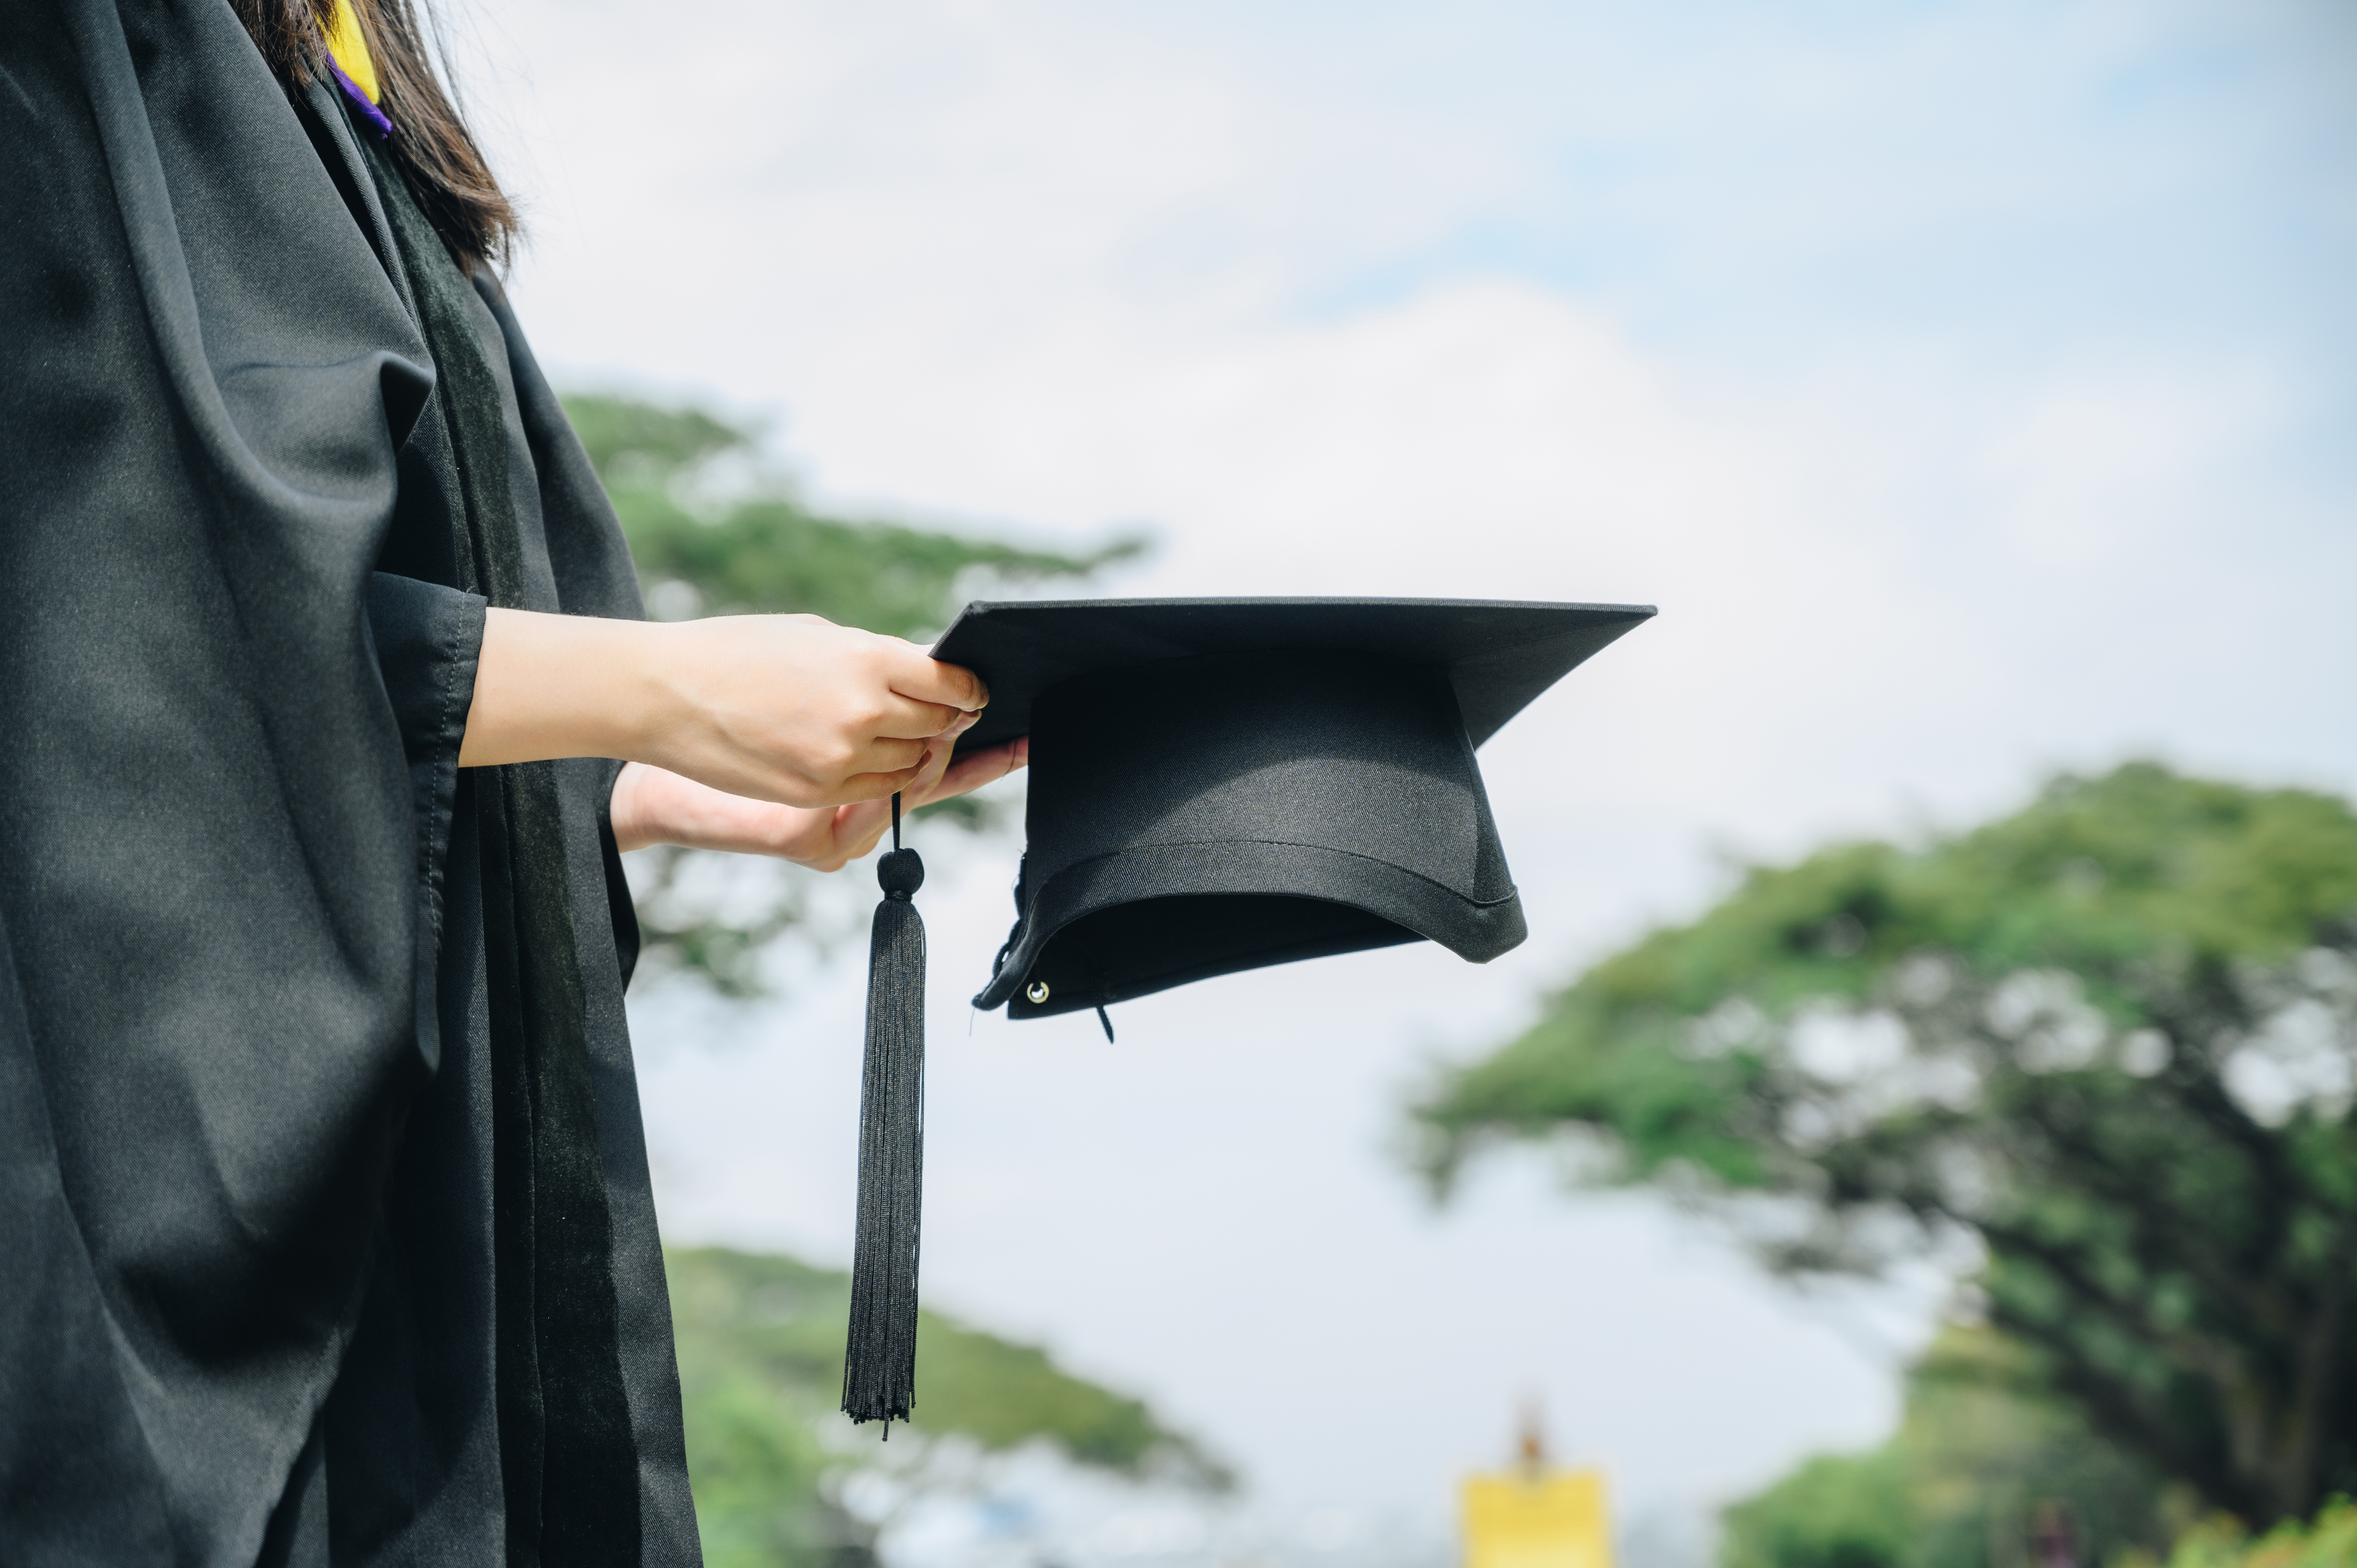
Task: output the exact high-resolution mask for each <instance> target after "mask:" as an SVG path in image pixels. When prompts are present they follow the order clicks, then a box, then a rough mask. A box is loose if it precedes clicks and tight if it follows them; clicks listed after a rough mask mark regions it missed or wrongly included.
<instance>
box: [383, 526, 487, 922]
mask: <svg viewBox="0 0 2357 1568" xmlns="http://www.w3.org/2000/svg"><path fill="white" fill-rule="evenodd" d="M486 608H487V606H486V602H485V600H484V599H483V597H482V596H481V595H479V594H469V593H467V592H465V591H464V590H463V589H459V588H449V587H445V586H443V585H440V584H438V583H421V582H419V581H418V580H417V579H416V578H414V577H404V576H399V575H395V574H393V573H391V572H378V573H376V574H374V575H371V577H370V579H369V590H368V620H369V638H370V641H371V644H372V645H373V646H374V648H375V650H376V661H377V668H378V670H379V671H381V672H382V674H383V676H384V689H385V694H386V695H387V696H388V697H390V698H391V699H392V702H393V722H394V723H395V724H396V725H399V726H400V728H401V748H402V753H403V755H404V757H406V759H407V760H408V763H409V798H410V804H411V806H412V808H413V809H414V811H415V813H416V817H417V837H418V845H417V848H418V857H419V859H418V879H419V881H420V883H421V884H422V886H423V887H424V889H425V894H426V897H427V899H428V901H429V915H428V919H429V922H430V929H429V930H428V931H427V932H426V933H425V936H426V938H427V939H428V945H430V942H431V940H434V939H437V938H438V936H439V934H440V923H441V922H440V920H439V918H438V912H439V897H438V896H439V892H440V888H441V882H442V865H443V858H444V855H445V854H446V853H447V850H448V847H449V843H450V817H451V811H452V807H453V803H454V801H455V800H456V797H457V789H458V747H459V746H460V745H461V743H463V742H464V741H465V739H466V736H467V711H468V708H469V707H470V706H471V705H472V704H473V703H474V698H475V663H476V660H477V658H478V657H479V655H480V653H481V651H482V646H483V618H484V614H485V611H486Z"/></svg>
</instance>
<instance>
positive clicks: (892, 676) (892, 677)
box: [885, 642, 990, 735]
mask: <svg viewBox="0 0 2357 1568" xmlns="http://www.w3.org/2000/svg"><path fill="white" fill-rule="evenodd" d="M885 682H886V684H888V685H889V686H890V687H891V688H892V690H893V691H894V692H896V693H899V694H900V695H901V696H903V697H908V698H911V699H913V700H914V701H916V702H919V703H939V704H941V705H942V706H944V707H951V708H957V709H960V710H962V711H963V712H965V713H974V712H976V711H978V710H979V709H981V708H983V707H985V706H986V705H987V704H988V703H989V702H990V692H989V689H988V688H987V687H985V686H984V685H983V683H982V677H981V676H979V675H976V674H975V673H974V671H971V670H967V669H964V668H963V667H962V666H960V665H956V664H944V663H942V661H941V660H938V659H935V658H933V657H932V656H931V655H930V654H928V653H927V652H926V651H925V650H923V649H921V648H919V647H918V646H917V645H916V644H915V643H913V642H904V643H902V644H900V647H899V650H896V651H895V653H894V655H893V657H892V659H891V660H890V661H889V665H888V671H887V674H886V678H885ZM931 733H932V734H935V735H938V734H940V733H941V731H940V730H939V729H935V730H933V731H932V732H931Z"/></svg>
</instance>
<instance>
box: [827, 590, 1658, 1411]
mask: <svg viewBox="0 0 2357 1568" xmlns="http://www.w3.org/2000/svg"><path fill="white" fill-rule="evenodd" d="M1652 614H1653V610H1652V607H1650V606H1631V605H1566V604H1529V603H1505V602H1492V601H1485V600H1470V599H1339V598H1282V599H1280V598H1251V599H1084V600H1063V601H1049V602H1030V603H1011V604H972V605H968V606H967V607H966V608H965V610H964V613H963V614H962V615H960V616H959V617H958V618H957V621H956V623H955V624H954V625H952V627H951V628H950V629H949V630H948V632H946V633H945V634H944V635H943V636H942V639H941V641H940V642H939V643H937V644H935V645H934V648H933V656H934V657H935V658H936V659H940V660H943V661H944V662H947V663H952V664H962V665H964V666H965V667H966V668H968V669H970V670H973V671H974V672H975V673H976V674H978V675H980V676H981V677H982V679H983V682H984V683H985V685H986V686H987V687H988V688H989V690H990V705H989V706H988V707H987V708H985V710H984V711H983V715H982V717H981V719H980V720H979V721H978V722H976V723H975V725H974V726H973V727H972V728H971V729H969V730H967V731H966V732H965V734H964V735H963V736H961V737H960V740H959V746H960V747H961V748H962V749H963V748H967V747H975V746H991V745H995V744H996V743H997V742H999V741H1003V740H1011V739H1013V738H1015V737H1016V736H1022V735H1028V736H1030V737H1031V746H1030V780H1031V781H1030V799H1029V804H1028V809H1027V811H1026V817H1025V832H1026V835H1027V838H1028V843H1027V846H1026V848H1025V852H1024V857H1023V863H1022V870H1021V873H1020V874H1019V875H1018V876H1017V880H1016V887H1015V906H1016V921H1015V928H1014V930H1013V931H1012V932H1011V933H1010V934H1009V935H1008V937H1007V940H1006V945H1005V946H1004V947H1003V948H1001V949H1000V950H999V952H998V957H997V960H996V962H995V964H994V965H993V968H992V972H991V974H990V977H989V980H988V982H987V983H985V985H984V986H983V988H982V990H981V992H980V993H978V994H977V995H976V996H975V997H974V1005H975V1006H976V1007H980V1008H985V1009H996V1008H998V1007H1001V1006H1004V1007H1005V1008H1006V1010H1007V1015H1008V1016H1009V1017H1011V1018H1037V1017H1045V1016H1048V1015H1052V1014H1058V1013H1069V1012H1074V1011H1080V1010H1087V1009H1093V1010H1094V1011H1095V1012H1096V1013H1097V1015H1098V1018H1099V1020H1100V1021H1101V1022H1102V1023H1103V1025H1104V1029H1105V1034H1106V1036H1107V1038H1111V1037H1112V1035H1113V1026H1112V1023H1111V1021H1110V1019H1109V1017H1108V1016H1107V1015H1106V1014H1105V1012H1104V1009H1105V1008H1106V1006H1107V1005H1109V1004H1113V1003H1117V1002H1125V1001H1129V1000H1131V999H1133V998H1135V997H1140V996H1146V995H1150V994H1152V993H1155V992H1157V991H1162V990H1166V989H1168V988H1169V987H1171V986H1174V985H1183V984H1186V983H1189V982H1190V981H1196V980H1204V979H1209V978H1211V977H1212V976H1215V975H1222V974H1232V973H1235V972H1239V971H1243V970H1249V969H1258V968H1263V967H1265V966H1267V965H1270V964H1277V963H1289V962H1293V961H1297V960H1302V959H1309V958H1318V957H1323V956H1327V955H1329V954H1334V953H1344V952H1356V951H1360V950H1365V949H1369V948H1378V947H1385V946H1390V945H1392V944H1394V943H1399V942H1410V941H1416V940H1430V941H1435V942H1437V943H1439V944H1440V945H1441V946H1443V947H1445V948H1448V950H1451V951H1452V952H1455V953H1457V954H1458V956H1459V957H1462V958H1466V959H1469V960H1471V961H1474V962H1477V963H1486V962H1488V961H1490V960H1491V959H1493V958H1495V957H1497V956H1498V955H1499V954H1500V953H1502V952H1505V951H1507V950H1509V949H1511V948H1513V947H1514V946H1516V945H1517V944H1519V943H1520V942H1521V941H1522V940H1523V936H1524V935H1525V934H1526V928H1525V927H1524V924H1523V911H1522V903H1521V900H1520V898H1519V897H1518V896H1517V895H1516V893H1515V890H1514V885H1513V881H1512V877H1511V876H1509V875H1508V874H1507V870H1506V860H1505V852H1504V849H1503V847H1502V846H1501V843H1500V842H1499V837H1498V829H1497V824H1496V822H1494V821H1493V820H1492V818H1491V812H1490V803H1489V798H1488V795H1487V793H1486V792H1485V791H1484V790H1483V789H1482V786H1481V773H1480V768H1479V766H1478V765H1477V764H1476V762H1475V760H1474V755H1473V753H1474V749H1475V747H1477V746H1480V745H1481V743H1482V742H1484V741H1486V740H1488V739H1489V738H1490V736H1492V735H1494V734H1496V733H1497V731H1498V730H1499V729H1500V728H1501V726H1503V725H1505V723H1506V722H1507V721H1508V720H1509V719H1511V718H1512V717H1513V716H1514V715H1515V714H1518V713H1520V712H1521V711H1522V710H1523V708H1524V707H1526V706H1528V705H1529V703H1531V701H1532V700H1533V699H1534V698H1535V697H1537V696H1538V695H1539V693H1542V692H1544V691H1545V690H1546V689H1547V688H1548V687H1549V686H1552V685H1553V684H1555V682H1557V681H1559V680H1561V679H1562V678H1563V677H1564V676H1565V675H1566V674H1567V673H1569V672H1570V671H1572V670H1573V669H1574V668H1576V667H1577V666H1578V665H1579V664H1580V663H1581V662H1583V661H1584V660H1587V658H1588V657H1589V656H1590V655H1592V654H1594V653H1596V652H1597V651H1598V650H1600V649H1602V648H1603V647H1604V646H1605V645H1606V644H1608V643H1609V642H1611V641H1612V640H1613V639H1616V638H1618V637H1620V635H1621V634H1623V633H1624V632H1626V631H1628V630H1629V629H1630V628H1632V627H1634V626H1636V625H1638V624H1639V623H1640V622H1641V621H1643V620H1645V619H1646V618H1649V617H1651V616H1652ZM893 843H894V848H893V850H892V851H891V852H890V853H889V854H886V855H885V856H884V858H883V860H882V861H881V862H880V863H879V865H878V868H877V878H878V880H879V881H881V882H882V883H883V885H884V887H885V891H886V897H885V901H884V903H883V905H881V906H879V908H877V928H876V941H875V948H874V952H873V956H872V960H871V964H870V970H869V991H868V1030H867V1033H868V1038H867V1060H866V1076H865V1079H864V1080H863V1093H862V1101H861V1106H862V1109H861V1134H860V1199H859V1240H858V1243H857V1247H856V1252H855V1257H854V1262H853V1269H852V1273H853V1287H852V1324H851V1342H850V1348H849V1353H848V1355H847V1356H846V1359H845V1381H844V1409H845V1411H846V1412H848V1413H850V1414H851V1416H852V1417H853V1418H854V1419H855V1420H861V1421H866V1420H878V1419H880V1420H883V1421H886V1422H887V1423H889V1422H890V1421H892V1420H895V1419H905V1418H906V1417H907V1415H908V1412H909V1405H910V1403H911V1402H913V1397H914V1387H913V1382H914V1365H915V1335H916V1312H917V1307H916V1262H917V1197H918V1193H919V1191H920V1187H921V1184H922V1137H923V1133H922V1122H923V1083H922V1078H923V1039H922V1013H923V952H924V948H923V942H924V938H923V928H922V926H921V924H919V923H917V921H916V917H915V912H914V909H913V907H912V906H911V905H910V903H909V896H910V895H912V894H913V893H914V892H915V891H916V885H917V883H918V882H920V881H921V880H922V875H923V873H922V869H921V867H920V866H919V865H917V864H916V855H915V852H914V851H911V850H905V849H902V848H900V847H899V807H898V803H897V801H896V802H895V806H894V811H893ZM886 1430H887V1432H889V1426H887V1429H886Z"/></svg>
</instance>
